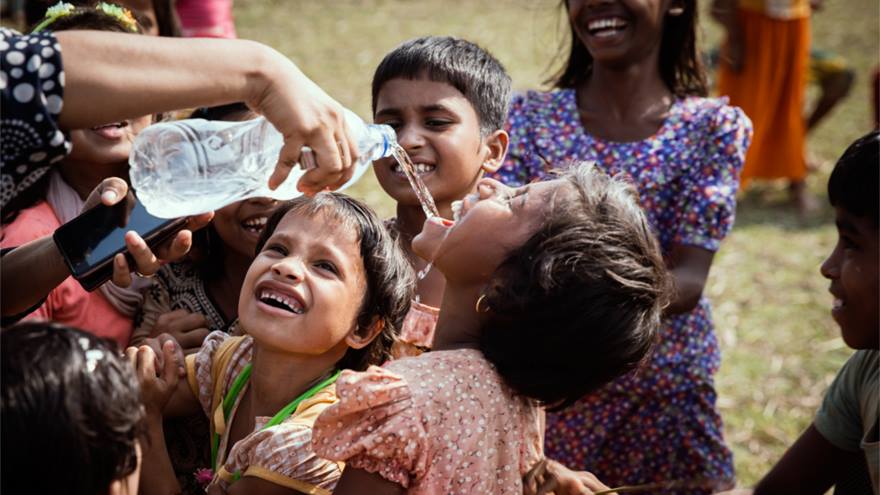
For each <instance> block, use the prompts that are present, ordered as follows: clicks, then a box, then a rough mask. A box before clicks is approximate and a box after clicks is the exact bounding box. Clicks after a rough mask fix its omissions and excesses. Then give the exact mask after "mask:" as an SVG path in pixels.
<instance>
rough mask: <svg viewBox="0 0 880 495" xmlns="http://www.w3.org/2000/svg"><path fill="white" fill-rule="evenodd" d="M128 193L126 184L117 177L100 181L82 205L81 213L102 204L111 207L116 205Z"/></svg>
mask: <svg viewBox="0 0 880 495" xmlns="http://www.w3.org/2000/svg"><path fill="white" fill-rule="evenodd" d="M127 193H128V184H126V183H125V181H124V180H122V179H120V178H119V177H108V178H106V179H104V180H103V181H101V183H100V184H98V186H97V187H95V188H94V189H93V190H92V192H91V193H89V196H88V198H86V201H85V204H84V205H83V211H85V210H88V209H89V208H92V207H94V206H96V205H97V204H99V203H104V204H105V205H107V206H113V205H115V204H116V203H118V202H119V201H120V200H121V199H122V198H124V197H125V195H126V194H127Z"/></svg>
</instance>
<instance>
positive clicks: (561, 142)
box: [498, 0, 751, 492]
mask: <svg viewBox="0 0 880 495" xmlns="http://www.w3.org/2000/svg"><path fill="white" fill-rule="evenodd" d="M562 3H563V8H564V9H565V12H566V14H567V15H568V20H569V23H568V24H569V30H570V36H571V39H570V46H568V47H567V48H566V51H567V55H568V58H567V63H566V64H565V65H564V67H563V68H562V69H561V70H560V71H559V73H558V74H557V75H556V76H555V77H554V78H553V81H551V82H552V84H553V86H554V89H553V90H551V91H547V92H539V91H529V92H528V93H525V94H520V95H516V96H515V97H514V99H513V102H512V104H511V110H510V113H509V116H508V131H509V133H510V150H509V152H508V155H507V159H506V161H505V163H504V165H503V166H502V167H501V168H500V169H499V171H498V176H499V178H500V179H501V180H502V181H504V182H505V183H508V184H511V185H519V184H527V183H529V182H531V181H533V180H537V179H542V178H543V177H545V176H546V175H547V174H548V166H547V164H548V163H572V162H576V161H579V160H591V161H595V162H596V163H597V165H598V166H599V167H601V168H602V169H604V170H606V171H607V172H608V173H611V174H618V173H622V174H626V175H628V176H630V177H631V178H632V180H633V182H634V183H635V184H636V188H637V189H638V191H639V199H640V203H641V205H642V207H643V208H644V210H645V213H646V215H647V217H648V221H649V222H650V224H651V228H652V230H653V231H654V233H655V235H657V238H658V240H659V241H660V247H661V249H662V252H663V256H664V259H665V261H666V265H667V267H668V268H669V270H670V272H671V274H672V278H673V279H674V286H675V294H674V296H673V298H672V301H671V303H670V305H669V306H668V307H667V308H666V309H665V312H664V313H665V314H664V316H665V318H664V321H663V329H662V331H661V333H660V341H659V344H658V346H657V348H656V350H655V351H654V353H653V354H652V357H651V360H650V364H649V366H646V367H645V369H644V370H642V371H641V372H640V373H638V374H634V375H630V376H626V377H622V378H621V379H619V380H616V381H615V382H614V383H612V384H609V386H607V387H604V388H603V389H601V390H599V391H597V392H596V393H593V394H590V395H589V396H587V397H584V398H583V399H582V400H580V401H578V402H577V403H576V404H574V405H573V406H572V407H570V408H568V409H566V410H564V411H560V412H559V413H557V414H553V415H551V416H548V421H547V438H546V448H547V455H548V457H551V458H555V459H558V460H560V461H563V463H564V464H566V465H568V466H569V467H572V468H576V469H578V470H587V471H591V472H593V473H595V474H596V475H597V476H599V478H601V479H603V480H605V481H607V482H608V483H609V484H610V485H612V486H614V485H630V484H640V483H648V482H660V481H667V480H675V479H692V478H700V479H708V480H713V481H715V482H717V483H718V484H719V485H720V486H724V485H726V484H732V481H733V478H734V472H733V456H732V455H731V452H730V450H729V449H728V448H727V446H726V445H725V443H724V438H723V435H722V431H721V430H722V429H721V418H720V415H719V414H718V411H717V409H716V407H715V388H714V375H715V372H716V371H717V370H718V366H719V364H720V352H719V349H718V342H717V341H716V338H715V333H714V330H713V324H712V315H711V311H710V307H709V301H708V300H707V299H706V298H705V297H704V296H703V288H704V286H705V283H706V279H707V277H708V275H709V269H710V267H711V266H712V259H713V257H714V255H715V251H717V250H718V248H719V245H720V243H721V241H722V240H723V239H724V237H725V236H726V235H727V233H728V232H730V229H731V227H732V225H733V219H734V214H735V211H736V191H737V188H738V186H739V183H738V177H739V171H740V169H741V168H742V165H743V160H744V157H745V153H746V149H747V148H748V144H749V141H750V137H751V123H750V122H749V120H748V118H747V117H746V116H745V115H744V114H743V112H742V111H741V110H740V109H738V108H735V107H731V106H729V105H727V101H726V100H725V99H723V98H706V97H705V95H706V83H705V76H704V74H703V71H702V68H701V66H700V62H699V56H698V53H697V2H696V1H695V0H567V1H564V2H562ZM703 492H705V490H704V491H703Z"/></svg>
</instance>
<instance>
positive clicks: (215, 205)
mask: <svg viewBox="0 0 880 495" xmlns="http://www.w3.org/2000/svg"><path fill="white" fill-rule="evenodd" d="M345 117H346V123H347V124H348V129H349V131H350V135H351V137H352V138H354V139H355V142H356V145H357V149H358V152H359V155H360V158H359V159H358V163H357V164H356V165H355V173H354V175H353V176H352V178H351V180H349V181H348V182H347V183H346V184H345V185H343V186H342V189H344V188H345V187H347V186H349V185H351V184H353V183H354V182H356V181H357V180H358V179H359V178H360V177H361V176H362V175H363V173H364V172H365V171H366V169H367V168H368V166H369V164H370V163H372V162H373V161H374V160H378V159H379V158H383V157H386V156H389V155H390V154H391V152H392V149H393V146H394V145H396V139H397V138H396V135H395V133H394V130H393V129H392V128H391V127H388V126H384V125H368V124H366V123H364V122H363V121H362V120H361V119H360V118H359V117H358V116H357V115H355V114H354V113H352V112H351V111H348V110H346V112H345ZM283 144H284V140H283V137H282V136H281V134H280V133H279V132H278V131H277V130H275V128H274V127H273V126H272V124H270V123H269V122H268V121H267V120H266V119H264V118H258V119H253V120H248V121H244V122H226V121H208V120H201V119H189V120H179V121H175V122H165V123H160V124H155V125H152V126H150V127H147V128H146V129H144V130H143V131H142V132H141V133H140V135H138V137H137V138H136V139H135V142H134V146H133V147H132V152H131V156H130V158H129V162H130V165H131V171H130V176H131V182H132V186H133V187H134V189H135V191H136V192H137V196H138V199H140V201H141V202H142V203H143V204H144V207H146V209H147V211H149V212H150V213H151V214H153V215H155V216H158V217H163V218H175V217H181V216H187V215H195V214H198V213H204V212H206V211H213V210H217V209H220V208H222V207H224V206H226V205H228V204H231V203H234V202H236V201H241V200H243V199H247V198H252V197H271V198H275V199H292V198H295V197H297V196H299V195H300V194H302V193H300V192H299V191H298V190H297V189H296V183H297V182H298V181H299V178H300V177H301V176H302V175H303V174H304V173H305V172H304V171H303V170H302V169H300V168H299V167H293V169H292V170H291V171H290V175H289V176H288V178H287V179H286V180H285V181H284V183H282V184H281V185H280V186H278V188H277V189H275V190H274V191H273V190H270V189H269V186H268V182H269V177H270V176H271V175H272V171H273V170H274V169H275V165H276V163H277V161H278V155H279V153H280V151H281V147H282V146H283Z"/></svg>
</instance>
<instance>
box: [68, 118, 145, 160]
mask: <svg viewBox="0 0 880 495" xmlns="http://www.w3.org/2000/svg"><path fill="white" fill-rule="evenodd" d="M152 119H153V117H152V116H151V115H145V116H143V117H139V118H136V119H130V120H123V121H120V122H114V123H112V124H107V125H103V126H97V127H92V128H91V129H79V130H75V131H71V132H70V139H71V142H72V143H73V148H71V150H70V155H69V156H68V158H67V159H68V160H70V161H75V162H80V163H91V164H95V165H115V164H118V163H124V164H127V163H128V155H129V153H131V144H132V142H133V141H134V138H135V137H136V136H137V135H138V134H139V133H140V132H141V131H142V130H143V129H144V128H145V127H147V126H148V125H150V122H151V121H152Z"/></svg>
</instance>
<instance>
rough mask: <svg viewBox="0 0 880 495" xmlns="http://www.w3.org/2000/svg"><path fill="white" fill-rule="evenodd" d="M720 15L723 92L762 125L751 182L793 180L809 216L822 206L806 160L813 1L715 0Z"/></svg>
mask: <svg viewBox="0 0 880 495" xmlns="http://www.w3.org/2000/svg"><path fill="white" fill-rule="evenodd" d="M814 1H815V0H814ZM712 12H713V16H714V17H715V18H716V20H718V21H719V22H720V23H721V24H722V26H723V27H724V28H725V30H726V31H727V33H726V34H727V38H726V40H725V42H724V45H723V46H722V51H721V60H720V62H721V63H720V66H719V70H718V93H719V94H721V95H726V96H729V97H730V102H731V103H732V104H734V105H738V106H740V107H742V109H743V110H744V111H745V112H746V114H747V115H748V116H749V118H751V119H752V121H753V122H754V124H755V139H754V141H753V142H752V147H751V148H750V149H749V153H748V156H747V157H746V164H745V167H744V168H743V171H742V180H743V185H746V184H747V183H748V182H747V181H748V180H750V179H788V181H789V190H790V192H791V196H792V200H793V201H794V203H795V204H796V205H797V207H798V210H799V211H800V213H801V214H803V213H807V212H809V211H810V210H813V209H815V208H816V204H815V200H814V199H813V198H812V197H811V196H810V195H809V193H808V191H807V189H806V182H805V179H806V177H807V164H806V160H805V159H804V150H805V148H804V147H805V145H806V137H807V122H806V120H805V119H804V115H803V112H804V97H805V96H806V83H807V73H808V71H807V67H808V64H809V59H810V0H715V2H714V4H713V6H712Z"/></svg>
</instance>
